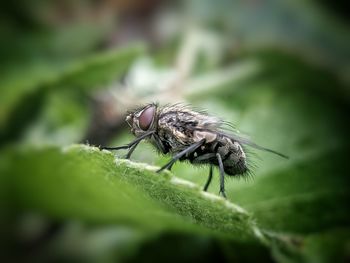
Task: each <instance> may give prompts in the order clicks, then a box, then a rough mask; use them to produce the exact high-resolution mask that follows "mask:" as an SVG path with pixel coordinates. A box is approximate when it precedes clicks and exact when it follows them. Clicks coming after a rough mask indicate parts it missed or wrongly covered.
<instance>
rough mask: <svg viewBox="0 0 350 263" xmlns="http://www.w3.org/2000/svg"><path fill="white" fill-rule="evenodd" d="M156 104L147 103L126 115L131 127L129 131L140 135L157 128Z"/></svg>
mask: <svg viewBox="0 0 350 263" xmlns="http://www.w3.org/2000/svg"><path fill="white" fill-rule="evenodd" d="M157 116H158V113H157V105H156V104H148V105H146V106H145V107H143V108H141V109H139V110H136V111H135V112H132V113H130V114H128V115H127V116H126V119H125V120H126V122H127V123H128V125H129V126H130V128H131V132H132V133H133V134H134V135H135V136H136V137H138V136H141V135H143V134H145V133H146V132H149V131H152V130H154V131H155V130H156V128H157V118H158V117H157Z"/></svg>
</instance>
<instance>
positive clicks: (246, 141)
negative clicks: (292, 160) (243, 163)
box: [219, 132, 289, 159]
mask: <svg viewBox="0 0 350 263" xmlns="http://www.w3.org/2000/svg"><path fill="white" fill-rule="evenodd" d="M219 133H220V134H221V135H223V136H227V137H229V138H230V139H231V140H234V141H236V142H239V143H241V144H243V145H248V146H250V147H253V148H255V149H258V150H262V151H266V152H270V153H273V154H276V155H278V156H280V157H282V158H285V159H289V157H288V156H287V155H284V154H283V153H280V152H277V151H275V150H272V149H269V148H266V147H263V146H260V145H258V144H256V143H254V142H252V141H251V140H249V139H247V138H244V137H241V136H238V135H236V134H228V133H224V132H219Z"/></svg>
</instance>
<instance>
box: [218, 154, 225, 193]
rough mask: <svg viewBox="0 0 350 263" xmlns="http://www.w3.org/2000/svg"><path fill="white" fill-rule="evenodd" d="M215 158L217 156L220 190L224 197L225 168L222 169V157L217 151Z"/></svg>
mask: <svg viewBox="0 0 350 263" xmlns="http://www.w3.org/2000/svg"><path fill="white" fill-rule="evenodd" d="M216 158H218V163H219V171H220V192H219V194H221V195H222V196H223V197H224V198H226V194H225V170H224V165H223V163H222V158H221V155H220V154H219V153H217V154H216Z"/></svg>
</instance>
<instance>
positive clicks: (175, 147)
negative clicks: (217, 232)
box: [101, 103, 287, 198]
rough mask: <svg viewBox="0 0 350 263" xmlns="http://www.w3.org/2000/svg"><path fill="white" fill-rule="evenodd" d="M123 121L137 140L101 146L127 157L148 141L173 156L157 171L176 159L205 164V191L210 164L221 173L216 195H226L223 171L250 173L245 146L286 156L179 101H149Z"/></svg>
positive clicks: (240, 174)
mask: <svg viewBox="0 0 350 263" xmlns="http://www.w3.org/2000/svg"><path fill="white" fill-rule="evenodd" d="M126 122H127V123H128V125H129V126H130V128H131V132H132V133H133V134H134V135H135V136H136V139H135V140H134V141H132V142H130V143H129V144H127V145H124V146H119V147H101V148H102V149H107V150H120V149H128V150H129V151H128V153H127V155H126V158H130V156H131V154H132V153H133V151H134V150H135V148H136V147H137V145H138V144H139V143H140V142H141V141H142V140H147V141H149V142H150V143H151V144H153V145H154V146H155V148H156V149H158V151H159V152H161V153H163V154H170V155H172V159H171V160H170V161H169V162H168V163H166V164H165V165H164V166H163V167H161V168H160V169H159V170H158V171H157V172H161V171H163V170H164V169H168V170H171V167H172V166H173V164H174V163H175V162H177V161H184V160H188V161H189V162H190V163H192V164H207V165H209V176H208V179H207V182H206V184H205V186H204V191H207V189H208V187H209V185H210V183H211V180H212V177H213V167H214V166H217V167H218V168H219V172H220V192H219V194H221V195H222V196H223V197H225V198H226V194H225V181H224V179H225V174H226V175H228V176H244V175H245V174H247V173H248V172H249V169H248V166H247V157H246V153H245V150H244V147H245V146H246V145H248V146H251V147H253V148H256V149H260V150H264V151H268V152H271V153H274V154H277V155H279V156H281V157H284V158H287V157H286V156H285V155H283V154H281V153H278V152H276V151H273V150H271V149H267V148H264V147H261V146H259V145H257V144H255V143H253V142H251V141H249V140H247V139H245V138H242V137H239V136H237V135H235V134H234V133H232V134H230V133H227V132H225V129H224V128H223V126H224V124H225V122H223V121H221V120H220V119H218V118H216V117H213V116H210V115H208V114H207V113H205V112H201V111H195V110H193V109H191V108H190V107H188V106H184V105H182V104H174V105H168V106H164V107H159V106H158V105H157V104H155V103H151V104H148V105H146V106H143V107H141V108H139V109H137V110H135V111H133V112H130V113H129V114H128V115H127V117H126Z"/></svg>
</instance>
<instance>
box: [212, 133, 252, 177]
mask: <svg viewBox="0 0 350 263" xmlns="http://www.w3.org/2000/svg"><path fill="white" fill-rule="evenodd" d="M222 140H223V141H222V142H221V144H222V146H220V147H219V148H218V153H219V154H220V155H221V158H222V161H223V165H224V170H225V173H227V174H228V175H240V174H244V173H245V172H247V170H248V167H247V165H246V155H245V153H244V151H243V148H242V146H241V145H240V144H239V143H238V142H235V141H232V140H231V139H229V138H226V137H224V138H222Z"/></svg>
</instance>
